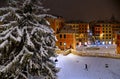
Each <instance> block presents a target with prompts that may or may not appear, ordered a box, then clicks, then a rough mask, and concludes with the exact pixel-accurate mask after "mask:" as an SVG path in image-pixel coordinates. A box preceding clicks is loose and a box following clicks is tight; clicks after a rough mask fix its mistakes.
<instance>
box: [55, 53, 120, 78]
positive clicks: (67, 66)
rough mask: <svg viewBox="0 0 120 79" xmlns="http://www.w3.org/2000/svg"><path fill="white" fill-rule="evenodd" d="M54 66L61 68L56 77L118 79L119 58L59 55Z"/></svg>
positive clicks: (119, 69) (119, 72) (119, 73)
mask: <svg viewBox="0 0 120 79" xmlns="http://www.w3.org/2000/svg"><path fill="white" fill-rule="evenodd" d="M85 64H87V66H88V71H87V70H85ZM106 64H108V68H106ZM56 66H57V67H60V68H61V70H60V72H59V73H58V79H120V59H110V58H100V57H81V56H76V55H73V54H69V55H67V56H63V55H59V56H58V62H57V65H56Z"/></svg>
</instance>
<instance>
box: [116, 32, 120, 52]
mask: <svg viewBox="0 0 120 79" xmlns="http://www.w3.org/2000/svg"><path fill="white" fill-rule="evenodd" d="M116 36H117V40H116V44H117V53H118V54H120V33H117V34H116Z"/></svg>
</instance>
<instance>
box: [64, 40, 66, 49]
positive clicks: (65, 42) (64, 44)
mask: <svg viewBox="0 0 120 79" xmlns="http://www.w3.org/2000/svg"><path fill="white" fill-rule="evenodd" d="M63 45H64V50H65V47H66V42H64V43H63Z"/></svg>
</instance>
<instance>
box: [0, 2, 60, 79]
mask: <svg viewBox="0 0 120 79" xmlns="http://www.w3.org/2000/svg"><path fill="white" fill-rule="evenodd" d="M8 6H9V7H8ZM8 6H7V7H4V8H0V15H1V16H0V21H2V23H3V24H2V25H0V27H2V29H3V30H2V32H1V33H0V78H1V79H28V78H29V76H30V75H32V76H40V77H42V78H43V79H56V78H57V75H56V73H57V72H58V69H57V68H56V67H55V62H54V61H53V60H51V57H55V56H56V54H55V41H56V39H55V36H54V32H53V30H52V29H51V28H50V27H49V25H48V23H47V21H46V19H45V17H46V16H50V15H47V14H43V12H46V9H44V8H43V7H42V4H41V0H9V4H8Z"/></svg>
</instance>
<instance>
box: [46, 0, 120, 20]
mask: <svg viewBox="0 0 120 79" xmlns="http://www.w3.org/2000/svg"><path fill="white" fill-rule="evenodd" d="M119 3H120V0H46V1H45V3H44V4H45V5H46V7H48V8H50V9H51V10H50V11H49V13H51V14H55V15H58V16H62V17H63V18H65V19H66V20H83V21H92V20H107V19H110V17H111V16H112V15H114V16H115V18H117V19H119V20H120V16H119V14H120V12H119V11H120V8H119V5H120V4H119Z"/></svg>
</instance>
